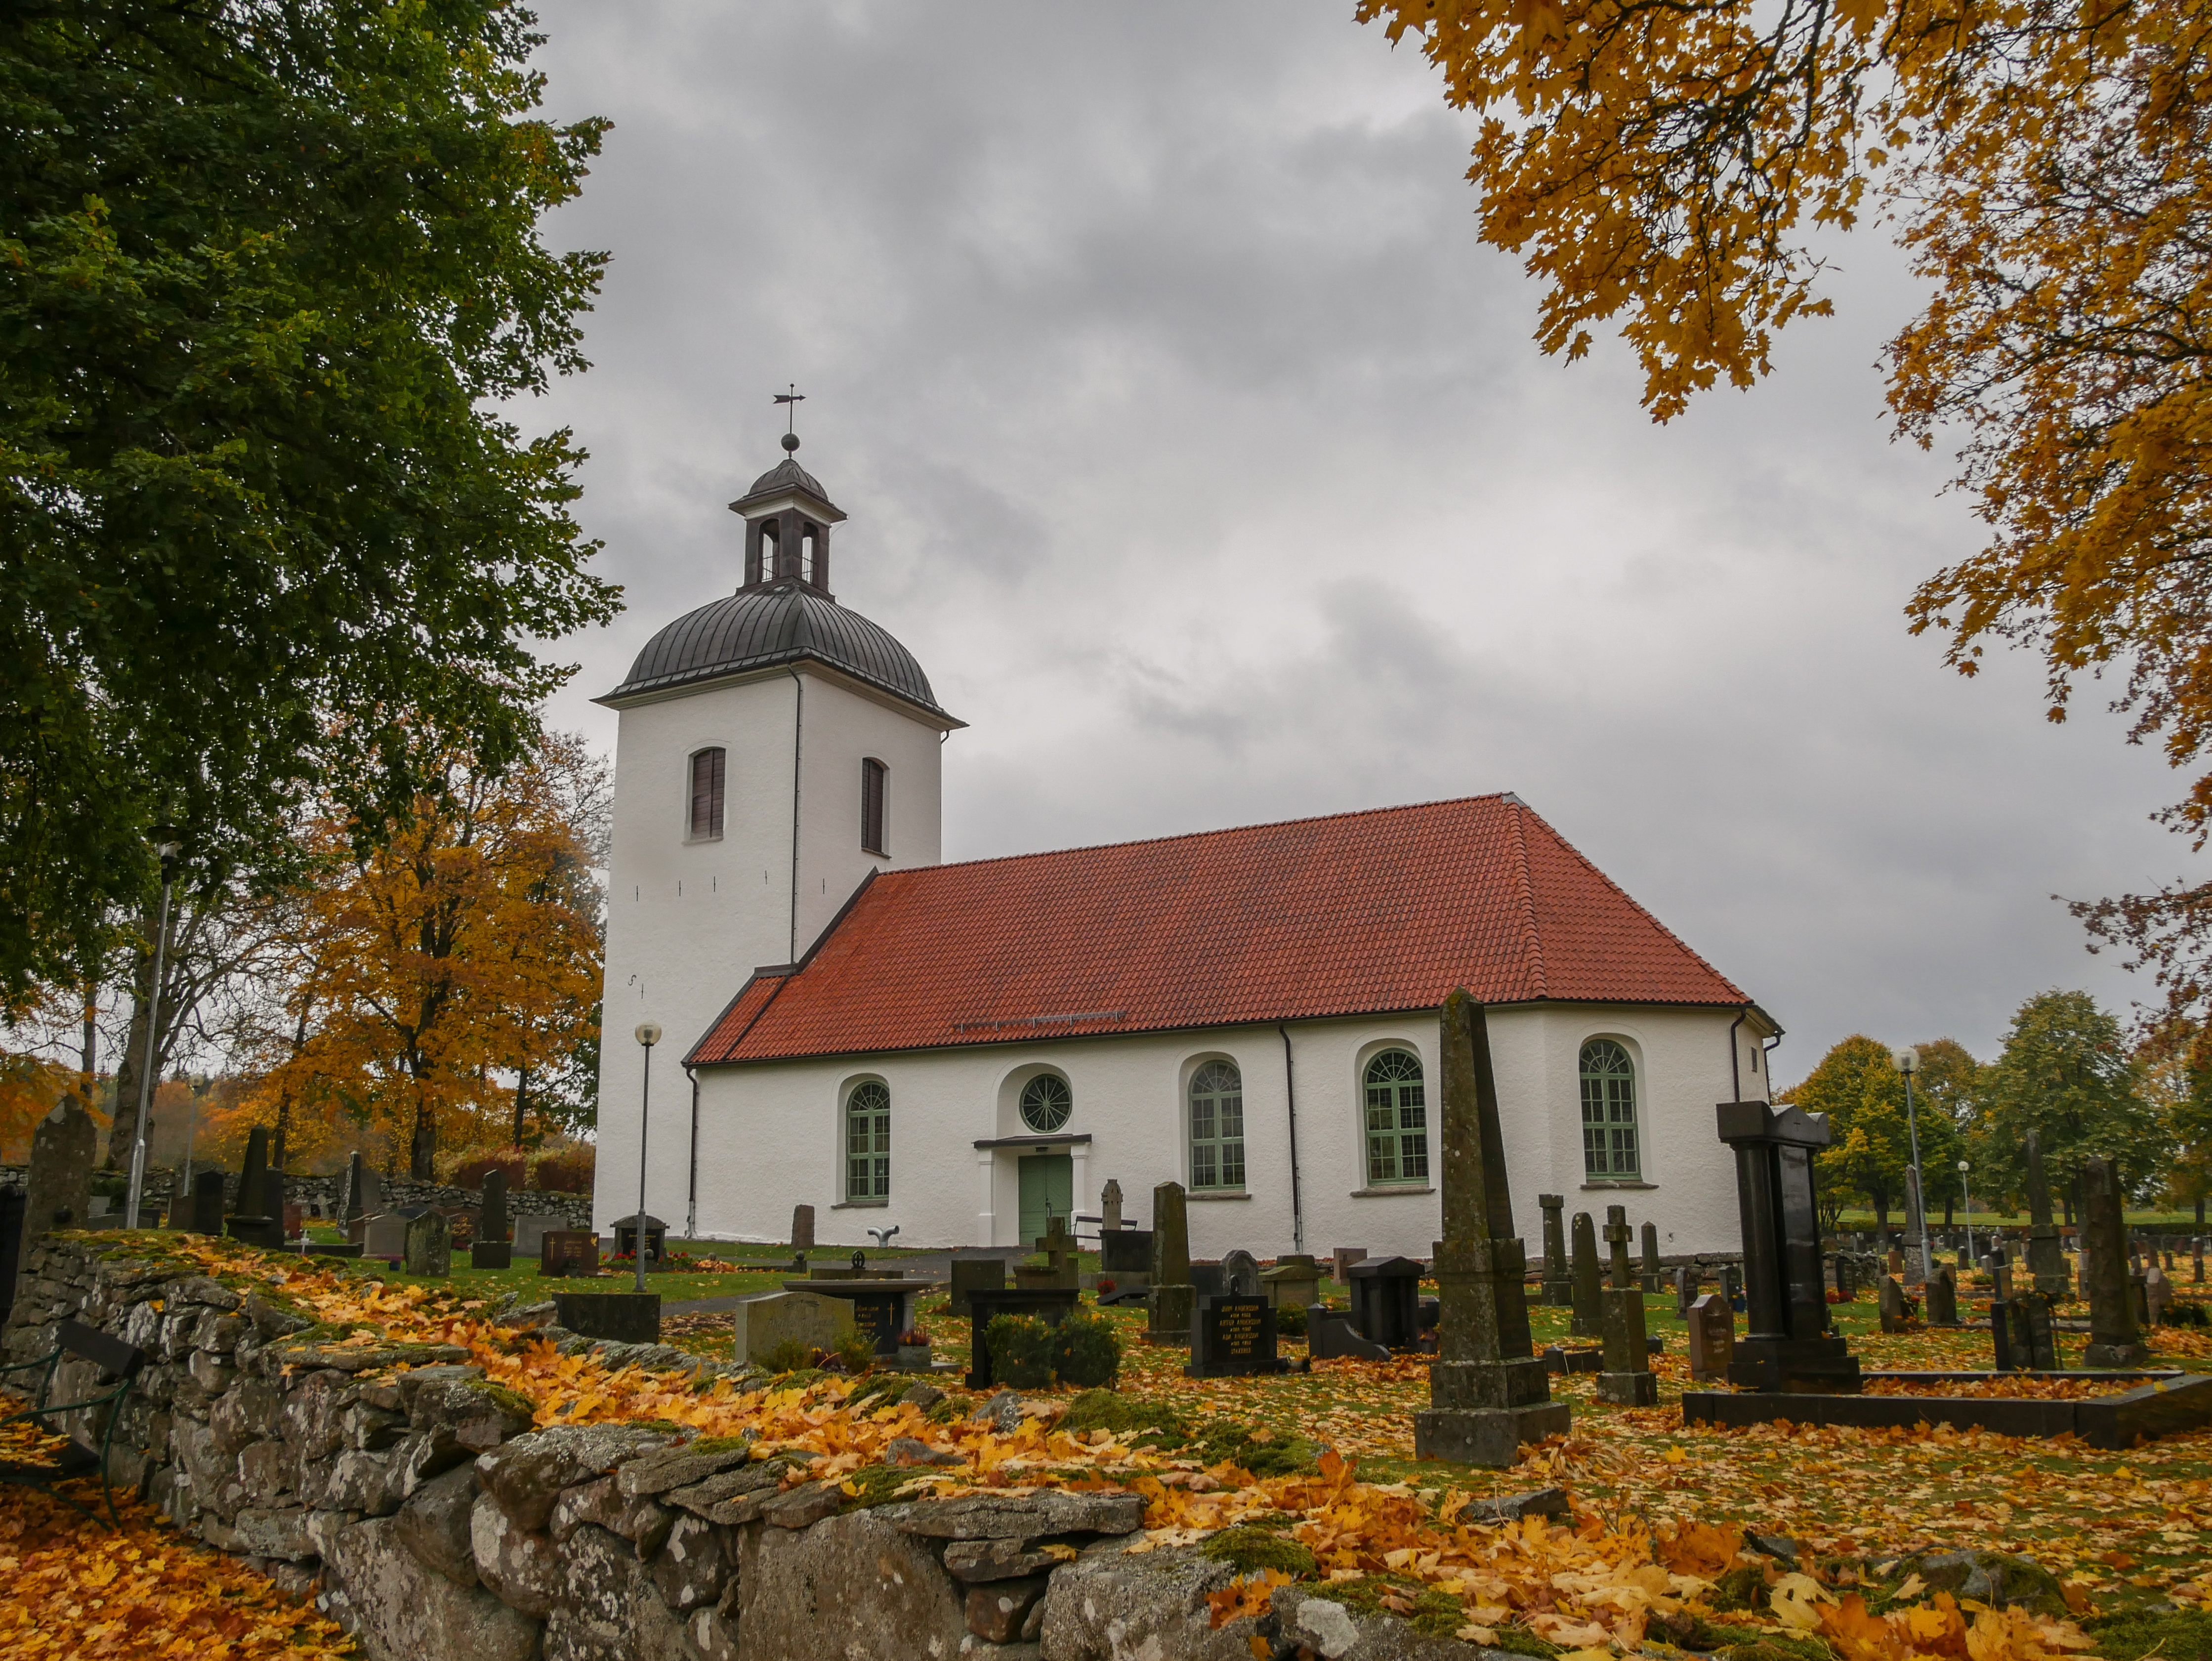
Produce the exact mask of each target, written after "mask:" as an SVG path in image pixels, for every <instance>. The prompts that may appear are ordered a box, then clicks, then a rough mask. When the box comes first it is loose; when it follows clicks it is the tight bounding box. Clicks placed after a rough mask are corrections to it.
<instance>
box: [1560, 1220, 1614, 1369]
mask: <svg viewBox="0 0 2212 1661" xmlns="http://www.w3.org/2000/svg"><path fill="white" fill-rule="evenodd" d="M1574 1242H1575V1244H1574V1260H1573V1262H1574V1266H1573V1269H1572V1270H1571V1274H1572V1275H1573V1280H1574V1293H1573V1303H1574V1310H1575V1312H1574V1314H1573V1315H1572V1316H1571V1317H1569V1319H1568V1322H1567V1335H1568V1336H1570V1337H1573V1338H1595V1337H1598V1336H1600V1335H1601V1332H1602V1329H1603V1325H1604V1319H1605V1317H1604V1311H1603V1307H1602V1305H1601V1304H1600V1302H1599V1300H1598V1293H1599V1292H1600V1291H1601V1289H1602V1288H1601V1285H1600V1283H1599V1279H1598V1266H1597V1225H1596V1224H1595V1223H1594V1222H1593V1221H1591V1220H1590V1214H1589V1212H1587V1211H1577V1213H1575V1222H1574Z"/></svg>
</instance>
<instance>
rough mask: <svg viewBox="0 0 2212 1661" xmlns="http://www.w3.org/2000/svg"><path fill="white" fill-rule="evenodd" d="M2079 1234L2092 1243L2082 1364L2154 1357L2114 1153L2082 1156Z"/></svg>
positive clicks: (2125, 1363)
mask: <svg viewBox="0 0 2212 1661" xmlns="http://www.w3.org/2000/svg"><path fill="white" fill-rule="evenodd" d="M2081 1202H2082V1205H2081V1210H2082V1217H2081V1238H2082V1241H2083V1243H2084V1244H2085V1245H2092V1246H2093V1250H2092V1251H2091V1252H2090V1256H2089V1263H2088V1266H2087V1269H2085V1270H2084V1272H2083V1275H2082V1278H2083V1279H2084V1280H2086V1281H2087V1282H2088V1285H2087V1288H2086V1290H2087V1293H2088V1294H2089V1346H2088V1348H2087V1349H2086V1350H2085V1351H2084V1352H2083V1353H2082V1365H2083V1366H2091V1367H2139V1366H2145V1365H2147V1364H2148V1362H2149V1360H2150V1350H2149V1348H2148V1346H2147V1345H2145V1344H2144V1342H2142V1327H2141V1326H2140V1325H2139V1324H2138V1323H2137V1321H2136V1309H2135V1299H2134V1296H2133V1290H2134V1289H2133V1288H2132V1287H2130V1285H2129V1283H2128V1281H2129V1276H2128V1257H2127V1226H2126V1224H2125V1222H2124V1220H2123V1218H2124V1211H2123V1209H2122V1203H2123V1196H2122V1194H2121V1191H2120V1176H2119V1171H2118V1168H2117V1167H2115V1166H2114V1165H2113V1164H2112V1161H2111V1160H2110V1159H2098V1158H2091V1159H2084V1160H2082V1161H2081Z"/></svg>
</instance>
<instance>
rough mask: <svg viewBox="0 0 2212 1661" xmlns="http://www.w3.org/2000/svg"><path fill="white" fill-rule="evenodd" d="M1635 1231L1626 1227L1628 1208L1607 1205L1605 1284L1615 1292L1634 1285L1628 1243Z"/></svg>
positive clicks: (1634, 1270)
mask: <svg viewBox="0 0 2212 1661" xmlns="http://www.w3.org/2000/svg"><path fill="white" fill-rule="evenodd" d="M1633 1238H1635V1231H1634V1230H1632V1229H1631V1228H1630V1227H1629V1226H1628V1208H1627V1207H1626V1206H1625V1205H1609V1206H1607V1208H1605V1250H1606V1256H1607V1263H1606V1273H1607V1284H1608V1285H1610V1286H1612V1287H1614V1288H1615V1289H1616V1290H1626V1288H1628V1287H1632V1286H1634V1285H1635V1284H1636V1269H1635V1267H1634V1265H1633V1264H1632V1262H1630V1260H1629V1256H1628V1243H1629V1241H1630V1240H1632V1239H1633Z"/></svg>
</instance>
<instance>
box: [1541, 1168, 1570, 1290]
mask: <svg viewBox="0 0 2212 1661" xmlns="http://www.w3.org/2000/svg"><path fill="white" fill-rule="evenodd" d="M1536 1204H1537V1207H1538V1208H1539V1209H1540V1210H1541V1212H1542V1214H1543V1218H1544V1301H1545V1302H1546V1303H1547V1304H1548V1305H1551V1306H1552V1307H1553V1308H1554V1309H1565V1307H1566V1306H1567V1305H1569V1304H1571V1303H1572V1302H1573V1301H1574V1276H1573V1274H1572V1272H1571V1270H1570V1269H1568V1267H1567V1231H1566V1225H1565V1222H1564V1221H1563V1220H1562V1219H1564V1218H1565V1215H1566V1208H1567V1202H1566V1197H1565V1196H1564V1195H1559V1194H1539V1195H1538V1196H1536Z"/></svg>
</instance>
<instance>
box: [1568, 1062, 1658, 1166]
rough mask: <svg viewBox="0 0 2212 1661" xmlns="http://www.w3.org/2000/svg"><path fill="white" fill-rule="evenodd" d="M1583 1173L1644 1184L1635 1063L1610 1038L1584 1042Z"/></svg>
mask: <svg viewBox="0 0 2212 1661" xmlns="http://www.w3.org/2000/svg"><path fill="white" fill-rule="evenodd" d="M1582 1082H1583V1178H1584V1180H1586V1181H1589V1182H1593V1183H1619V1182H1640V1181H1642V1180H1643V1177H1644V1159H1643V1154H1642V1150H1641V1149H1640V1148H1639V1147H1638V1138H1637V1134H1636V1063H1635V1062H1633V1061H1632V1060H1631V1059H1630V1057H1629V1054H1628V1051H1627V1050H1626V1047H1625V1046H1623V1045H1621V1044H1620V1043H1615V1042H1614V1041H1613V1039H1611V1038H1592V1039H1591V1040H1590V1041H1589V1043H1586V1044H1584V1045H1583V1054H1582Z"/></svg>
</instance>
